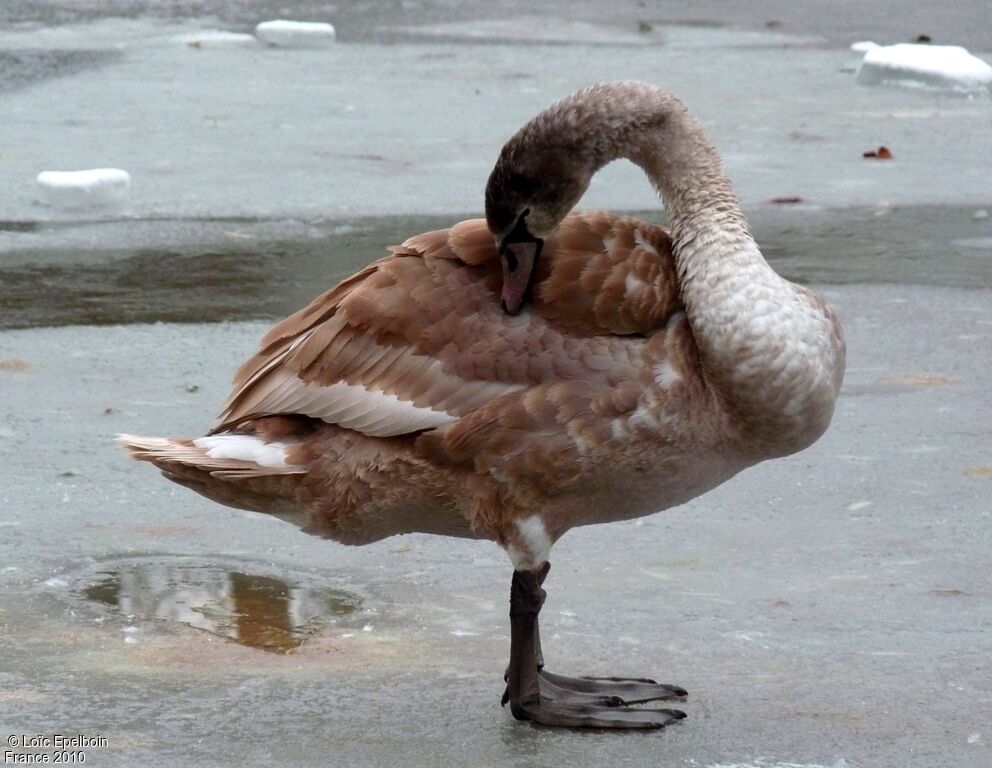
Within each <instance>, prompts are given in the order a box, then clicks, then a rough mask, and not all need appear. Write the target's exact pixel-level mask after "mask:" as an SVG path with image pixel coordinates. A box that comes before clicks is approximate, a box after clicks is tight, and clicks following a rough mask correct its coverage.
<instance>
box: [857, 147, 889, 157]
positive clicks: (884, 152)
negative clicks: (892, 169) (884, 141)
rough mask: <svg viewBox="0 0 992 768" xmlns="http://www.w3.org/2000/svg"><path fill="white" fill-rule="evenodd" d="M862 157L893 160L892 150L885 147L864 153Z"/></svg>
mask: <svg viewBox="0 0 992 768" xmlns="http://www.w3.org/2000/svg"><path fill="white" fill-rule="evenodd" d="M861 156H862V157H870V158H873V159H875V160H891V159H892V150H891V149H889V148H888V147H886V146H884V145H883V146H881V147H879V148H878V149H869V150H868V151H867V152H862V153H861Z"/></svg>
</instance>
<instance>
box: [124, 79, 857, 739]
mask: <svg viewBox="0 0 992 768" xmlns="http://www.w3.org/2000/svg"><path fill="white" fill-rule="evenodd" d="M621 157H625V158H628V159H630V160H632V161H633V162H635V163H637V164H638V165H640V166H641V167H642V168H643V169H644V170H645V172H646V173H647V175H648V177H649V178H650V179H651V181H652V183H653V184H654V185H655V186H656V187H657V188H658V190H659V192H660V193H661V195H662V197H663V198H664V200H665V202H666V205H667V207H668V209H669V213H670V219H671V232H667V231H665V230H664V229H662V228H661V227H659V226H657V225H654V224H649V223H647V222H644V221H640V220H638V219H635V218H632V217H629V216H620V215H615V214H611V213H605V212H596V211H592V212H581V213H576V212H572V211H571V209H572V207H573V206H574V205H575V203H576V202H577V200H578V199H579V197H581V194H582V193H583V192H584V190H585V188H586V186H587V185H588V183H589V180H590V179H591V178H592V175H593V174H594V173H595V172H596V171H597V170H598V169H599V168H600V167H601V166H602V165H605V164H606V163H608V162H611V161H612V160H614V159H618V158H621ZM486 207H487V218H486V220H473V221H464V222H461V223H459V224H456V225H455V226H454V227H452V228H451V229H448V230H442V231H437V232H428V233H425V234H422V235H417V236H415V237H412V238H410V239H409V240H407V241H406V242H404V243H403V244H402V245H400V246H397V247H394V248H393V249H392V250H391V253H390V255H388V256H386V257H385V258H383V259H381V260H379V261H377V262H375V263H373V264H370V265H369V266H368V267H366V268H365V269H363V270H361V271H360V272H358V273H357V274H355V275H353V276H352V277H350V278H348V279H346V280H344V281H343V282H342V283H340V284H339V285H337V286H336V287H334V288H332V289H331V290H329V291H327V292H326V293H324V294H323V295H321V296H320V297H318V298H317V299H316V300H314V302H313V303H311V304H310V305H309V306H308V307H306V308H305V309H303V310H301V311H299V312H297V313H296V314H294V315H292V316H290V317H288V318H287V319H285V320H283V321H282V322H280V323H279V324H278V325H276V326H275V327H274V328H273V329H272V330H271V331H269V333H268V334H267V335H266V336H265V338H264V339H263V340H262V343H261V346H260V348H259V351H258V353H257V354H256V355H255V356H254V357H252V358H251V359H250V360H248V361H247V362H246V363H245V364H244V365H243V366H242V367H241V369H240V370H239V371H238V372H237V374H236V376H235V382H234V391H233V393H232V395H231V396H230V398H229V399H228V401H227V403H226V405H225V406H224V409H223V411H222V413H221V416H220V418H219V420H218V422H217V424H216V425H215V427H214V428H213V430H212V431H211V433H210V435H208V436H207V437H204V438H198V439H194V440H178V439H166V438H141V437H134V436H123V437H122V440H123V442H124V444H125V446H126V447H127V448H128V450H129V451H130V452H131V454H132V456H134V457H135V458H137V459H141V460H146V461H150V462H152V463H154V464H155V465H156V466H158V467H159V468H160V469H161V470H162V471H163V472H164V473H165V474H166V476H167V477H169V478H170V479H172V480H175V481H176V482H179V483H182V484H184V485H187V486H188V487H190V488H192V489H193V490H196V491H198V492H200V493H202V494H204V495H205V496H208V497H210V498H212V499H215V500H217V501H219V502H222V503H225V504H229V505H232V506H236V507H241V508H245V509H252V510H257V511H260V512H268V513H271V514H276V515H278V516H280V517H282V518H283V519H286V520H290V521H292V522H294V523H295V524H297V525H299V526H300V527H302V528H303V529H304V530H305V531H306V532H308V533H313V534H317V535H321V536H325V537H329V538H332V539H335V540H337V541H340V542H344V543H348V544H362V543H366V542H370V541H375V540H377V539H381V538H383V537H386V536H390V535H393V534H399V533H406V532H427V533H435V534H442V535H450V536H460V537H471V538H483V539H491V540H493V541H496V542H497V543H499V544H500V545H501V546H503V547H504V548H505V549H506V551H507V553H508V554H509V556H510V558H511V560H512V562H513V565H514V569H515V581H514V589H515V590H516V592H514V594H517V595H518V598H519V599H517V603H511V606H512V605H514V604H519V605H524V603H527V605H531V604H533V603H534V601H535V600H536V599H537V598H535V597H534V595H537V594H538V593H540V595H542V596H543V591H541V590H540V582H541V581H543V576H541V577H540V578H538V577H537V576H534V574H541V573H546V563H547V561H548V557H549V551H550V549H551V547H552V545H553V544H554V542H555V541H556V540H557V539H558V538H560V537H561V536H562V535H563V534H564V533H565V532H566V531H568V530H569V529H570V528H572V527H575V526H578V525H586V524H592V523H603V522H610V521H613V520H620V519H627V518H631V517H637V516H640V515H646V514H650V513H654V512H657V511H660V510H662V509H666V508H669V507H672V506H675V505H678V504H681V503H683V502H685V501H687V500H689V499H691V498H693V497H695V496H698V495H699V494H701V493H704V492H705V491H707V490H709V489H710V488H712V487H714V486H716V485H718V484H720V483H722V482H724V481H725V480H727V479H729V478H730V477H732V476H733V475H734V474H736V473H737V472H739V471H741V470H742V469H744V468H746V467H748V466H751V465H753V464H756V463H758V462H760V461H763V460H765V459H769V458H773V457H776V456H783V455H787V454H790V453H794V452H796V451H798V450H801V449H802V448H804V447H806V446H808V445H809V444H811V443H812V442H813V441H814V440H816V438H817V437H819V435H820V434H822V432H823V431H824V430H825V429H826V427H827V425H828V423H829V421H830V418H831V414H832V411H833V406H834V402H835V400H836V397H837V392H838V390H839V387H840V383H841V378H842V376H843V368H844V343H843V335H842V332H841V328H840V325H839V323H838V320H837V318H836V316H835V315H834V313H833V312H832V311H831V310H830V308H829V307H828V306H827V305H826V304H825V303H824V302H823V301H822V300H821V299H820V298H819V297H818V296H816V295H815V294H814V293H813V292H812V291H809V290H808V289H805V288H802V287H800V286H796V285H793V284H791V283H789V282H788V281H786V280H784V279H782V278H781V277H780V276H778V275H777V274H776V273H775V272H774V271H773V270H772V269H771V268H770V267H769V266H768V264H767V263H766V262H765V260H764V258H763V257H762V255H761V253H760V250H759V249H758V246H757V245H756V244H755V242H754V240H753V238H752V237H751V234H750V232H749V229H748V227H747V223H746V221H745V219H744V217H743V214H742V213H741V211H740V208H739V206H738V204H737V201H736V198H735V197H734V194H733V191H732V189H731V187H730V183H729V181H727V179H726V177H725V176H724V174H723V171H722V168H721V166H720V162H719V159H718V157H717V155H716V152H715V150H714V149H713V148H712V146H711V145H710V144H709V142H708V140H707V139H706V137H705V135H704V134H703V131H702V129H701V127H700V126H699V124H698V123H697V122H696V121H695V120H694V119H693V118H691V117H690V116H689V115H688V113H687V112H686V111H685V109H684V108H683V107H682V105H681V104H680V103H679V102H678V101H677V100H676V99H674V98H673V97H671V96H669V95H668V94H665V93H663V92H661V91H659V90H657V89H656V88H654V87H652V86H649V85H645V84H643V83H629V82H628V83H609V84H601V85H597V86H592V87H590V88H587V89H585V90H583V91H580V92H578V93H576V94H573V95H572V96H570V97H568V98H567V99H565V100H563V101H562V102H559V104H557V105H555V106H553V107H551V108H549V109H548V110H545V111H544V112H542V113H541V114H540V115H538V116H537V117H536V118H534V119H533V120H532V121H530V122H529V123H528V124H527V125H525V126H524V127H523V128H522V129H521V130H520V131H519V132H518V133H517V135H515V136H514V137H513V138H512V139H511V140H510V141H509V142H508V143H507V145H506V146H505V147H504V148H503V151H502V153H501V155H500V158H499V160H498V161H497V164H496V167H495V169H494V171H493V174H492V176H491V177H490V180H489V185H488V187H487V195H486ZM542 568H543V569H545V570H544V571H542ZM520 574H522V575H521V577H520V580H519V581H520V584H524V583H526V585H529V586H526V588H525V587H520V588H519V589H518V586H519V585H518V583H517V581H518V580H517V575H520ZM535 579H537V580H536V581H535ZM520 590H523V591H520ZM535 590H536V591H535ZM518 593H519V594H518ZM520 595H524V597H526V598H527V599H526V600H525V599H524V597H520ZM515 599H516V598H515ZM527 600H530V602H529V603H528V602H527ZM541 600H542V601H543V597H541ZM521 601H523V602H521ZM537 609H538V610H539V604H538V606H537ZM512 610H513V609H512V608H511V616H512V615H513V612H512ZM521 610H522V609H521ZM528 610H530V609H528ZM518 613H520V611H518ZM524 613H526V611H524ZM521 615H523V614H521ZM528 615H529V614H528ZM533 616H534V617H535V623H534V628H533V630H527V629H520V632H522V633H524V634H523V635H519V633H517V632H516V629H517V628H518V625H517V624H514V625H513V626H514V627H515V630H514V632H515V634H514V635H513V637H514V638H517V639H518V640H519V637H523V636H524V635H526V634H527V633H528V632H532V633H533V634H534V635H535V637H536V612H535V613H534V614H533ZM519 621H524V620H523V619H520V620H519ZM520 626H521V627H522V626H523V624H520ZM528 626H529V625H528ZM518 635H519V637H518ZM527 642H529V641H526V640H519V642H516V644H515V645H513V649H515V650H513V651H511V670H512V669H514V668H515V667H514V663H515V662H514V661H513V659H514V658H517V659H518V667H521V665H522V667H521V668H524V667H527V668H529V667H528V665H531V666H532V664H531V661H530V657H529V656H528V655H527V654H528V653H530V656H533V652H532V651H527V650H526V649H525V650H523V651H521V650H520V649H521V648H524V647H525V646H526V643H527ZM514 654H515V655H514ZM521 654H523V655H522V656H521ZM538 655H539V646H538ZM520 659H524V660H523V661H520ZM535 675H536V676H535ZM524 677H525V678H526V680H524V682H520V679H517V677H515V676H514V675H513V674H511V675H510V681H511V682H510V683H509V689H508V696H509V697H510V701H511V705H512V706H514V714H516V715H517V716H518V717H521V716H526V717H529V718H530V719H534V720H537V721H538V722H545V724H558V725H561V724H564V725H574V724H575V723H574V722H573V720H574V719H575V717H576V716H575V715H574V713H572V714H566V715H562V714H561V713H560V712H558V713H557V714H555V715H554V716H553V717H552V716H550V715H547V711H548V709H547V708H548V707H550V706H551V704H550V703H549V702H550V701H552V700H553V696H551V698H550V699H549V698H548V697H549V695H550V694H547V693H546V690H547V686H548V685H550V683H548V682H547V680H546V679H545V678H544V677H541V676H540V675H539V674H538V673H534V674H530V673H528V674H527V675H525V676H524ZM539 678H540V679H539ZM513 680H517V683H516V684H515V683H514V682H513ZM536 680H539V682H540V684H541V686H544V687H540V686H538V682H535V681H536ZM561 680H565V679H564V678H562V679H560V680H559V682H561ZM527 681H529V682H527ZM514 685H516V689H515V688H514ZM521 686H523V688H524V689H528V690H529V691H530V693H533V695H534V696H537V695H538V694H537V693H534V692H535V691H537V690H538V688H539V687H540V690H541V691H545V699H546V701H545V705H544V706H545V708H544V709H541V708H540V707H536V708H535V706H530V705H529V704H528V706H530V709H528V708H527V707H526V706H524V705H525V704H527V701H523V699H527V696H529V695H530V694H529V693H527V691H526V690H525V691H524V693H523V694H522V693H521V690H522V689H521ZM530 689H533V690H530ZM514 691H515V693H514ZM525 694H526V695H525ZM521 696H523V699H521ZM531 698H533V697H531ZM566 698H567V697H566ZM655 698H662V697H661V696H657V697H655ZM522 701H523V703H521V702H522ZM559 703H560V702H559ZM531 704H533V702H531ZM562 706H564V705H562ZM631 717H633V716H631ZM621 720H623V719H622V718H621ZM635 720H636V718H635ZM611 722H614V721H611ZM638 722H639V721H638ZM579 724H590V723H589V722H584V723H579ZM591 724H594V725H597V726H599V727H602V722H600V721H597V720H595V718H594V719H593V722H592V723H591ZM656 724H657V723H656ZM618 727H641V726H636V725H630V724H629V723H625V724H624V725H623V726H618Z"/></svg>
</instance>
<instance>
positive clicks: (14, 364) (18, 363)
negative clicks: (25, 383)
mask: <svg viewBox="0 0 992 768" xmlns="http://www.w3.org/2000/svg"><path fill="white" fill-rule="evenodd" d="M28 368H29V366H28V364H27V363H25V362H24V361H23V360H18V359H17V358H16V357H12V358H10V359H9V360H4V359H3V358H2V357H0V371H6V372H7V373H24V371H26V370H27V369H28Z"/></svg>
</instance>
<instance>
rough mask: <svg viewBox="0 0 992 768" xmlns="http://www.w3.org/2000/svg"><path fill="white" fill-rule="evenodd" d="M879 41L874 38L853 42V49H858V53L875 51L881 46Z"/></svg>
mask: <svg viewBox="0 0 992 768" xmlns="http://www.w3.org/2000/svg"><path fill="white" fill-rule="evenodd" d="M881 47H882V46H880V45H879V44H878V43H876V42H873V41H872V40H859V41H858V42H856V43H851V50H852V51H857V52H858V53H867V52H868V51H874V50H875V49H876V48H881Z"/></svg>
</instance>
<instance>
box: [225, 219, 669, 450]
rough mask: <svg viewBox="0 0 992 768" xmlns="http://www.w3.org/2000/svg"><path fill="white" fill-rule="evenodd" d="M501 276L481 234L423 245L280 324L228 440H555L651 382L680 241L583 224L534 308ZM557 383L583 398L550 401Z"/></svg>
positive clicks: (242, 386)
mask: <svg viewBox="0 0 992 768" xmlns="http://www.w3.org/2000/svg"><path fill="white" fill-rule="evenodd" d="M501 279H502V276H501V271H500V262H499V258H498V255H497V254H496V251H495V248H494V246H493V241H492V237H491V236H490V234H489V232H488V230H487V229H486V226H485V222H483V221H480V220H475V221H467V222H462V223H461V224H458V225H456V226H455V227H454V228H452V229H451V230H440V231H437V232H428V233H425V234H422V235H418V236H416V237H413V238H410V239H409V240H407V241H406V242H405V243H403V245H401V246H398V247H396V248H394V249H393V252H392V255H391V256H387V257H386V258H384V259H380V260H379V261H377V262H374V263H372V264H370V265H369V266H367V267H366V268H365V269H363V270H361V271H360V272H358V273H357V274H355V275H354V276H352V277H350V278H348V279H347V280H345V281H343V282H342V283H340V284H339V285H337V286H335V287H334V288H332V289H331V290H329V291H327V292H325V293H324V294H322V295H321V296H319V297H318V298H317V299H315V300H314V301H313V302H312V303H311V304H310V305H309V306H308V307H306V308H304V309H302V310H301V311H299V312H297V313H296V314H294V315H291V316H290V317H288V318H286V319H285V320H283V321H281V322H280V323H278V324H277V325H276V326H275V327H273V328H272V330H270V331H269V332H268V333H267V334H266V335H265V337H264V338H263V340H262V343H261V346H260V349H259V351H258V353H257V354H256V355H255V356H254V357H252V358H251V359H250V360H248V361H247V362H246V363H245V364H244V365H243V366H242V367H241V369H239V371H238V372H237V374H236V376H235V381H234V390H233V392H232V394H231V396H230V398H229V399H228V401H227V403H226V405H225V407H224V410H223V412H222V413H221V415H220V417H219V421H218V424H217V426H216V427H215V429H214V431H215V432H216V431H220V430H224V429H229V428H231V427H233V426H236V425H237V424H238V423H240V422H243V421H245V420H247V419H251V418H255V417H259V416H267V415H275V414H299V415H304V416H309V417H311V418H314V419H320V420H323V421H325V422H328V423H333V424H337V425H339V426H342V427H345V428H348V429H353V430H356V431H358V432H362V433H364V434H366V435H372V436H397V435H405V434H411V433H418V432H423V431H425V430H435V429H437V428H439V427H444V428H447V427H448V426H450V425H452V424H454V423H456V422H459V420H461V421H463V422H465V423H464V424H463V426H461V427H460V428H459V432H458V435H459V436H458V440H457V442H458V444H459V445H462V446H469V445H476V444H477V439H476V436H478V435H480V434H482V433H491V432H492V429H493V427H494V425H496V426H498V425H500V424H502V425H503V426H505V427H506V428H507V429H511V430H523V429H538V430H540V429H544V428H545V427H547V428H551V426H553V425H554V424H559V425H560V424H562V423H565V422H566V421H568V420H570V419H574V418H577V417H579V416H581V413H580V412H581V411H582V409H583V407H585V406H583V403H585V404H587V405H588V403H590V402H592V400H591V398H593V397H594V395H595V393H597V392H602V391H603V390H604V389H605V390H606V391H609V390H610V388H612V387H615V386H617V385H618V384H619V383H622V382H629V381H633V380H637V378H638V376H639V372H640V370H641V367H642V360H641V358H642V351H643V350H642V348H643V346H644V336H645V335H647V334H650V333H652V332H654V331H656V330H658V329H659V328H663V327H664V322H665V320H666V319H667V318H668V317H669V316H670V315H671V314H673V313H674V312H675V311H677V310H678V309H679V306H680V305H679V302H678V288H677V284H676V282H675V270H674V262H673V261H672V258H671V247H670V240H669V239H668V236H667V234H666V233H665V232H664V231H663V230H661V229H660V228H658V227H655V226H653V225H649V224H646V223H644V222H640V221H638V220H636V219H629V218H627V217H617V216H613V215H610V214H603V213H588V214H573V215H571V216H569V217H568V219H566V221H565V223H564V224H563V225H562V227H561V228H560V230H559V233H558V234H557V235H556V237H555V238H552V239H550V240H549V241H548V242H547V243H546V245H545V250H544V253H543V254H542V257H541V262H540V263H539V271H538V274H537V275H536V278H535V279H536V281H537V286H536V290H535V300H534V304H533V307H532V311H530V312H525V313H522V314H521V315H520V316H517V317H509V316H507V315H506V314H504V313H503V312H502V311H501V309H500V307H499V304H498V295H499V291H500V281H501ZM555 382H581V383H582V388H581V389H582V392H584V393H585V394H584V395H583V396H582V397H577V396H573V397H571V398H564V399H562V398H561V397H560V396H559V395H556V397H558V398H559V399H558V400H555V399H553V398H552V400H548V399H546V394H547V393H548V392H552V391H557V390H555V389H554V385H555ZM548 387H551V389H548ZM528 393H531V394H530V395H528ZM535 393H537V394H535ZM541 393H544V394H541ZM528 398H529V399H528ZM525 400H526V401H527V402H528V403H529V405H527V406H525V405H523V403H524V401H525ZM501 409H502V410H501ZM521 409H522V410H521ZM471 414H477V415H476V416H475V417H473V418H472V419H469V420H468V421H465V420H466V418H467V417H469V416H470V415H471ZM541 425H544V426H541ZM559 449H560V448H558V447H556V448H555V449H554V451H558V450H559ZM549 450H550V448H549ZM554 451H552V453H553V452H554Z"/></svg>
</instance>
